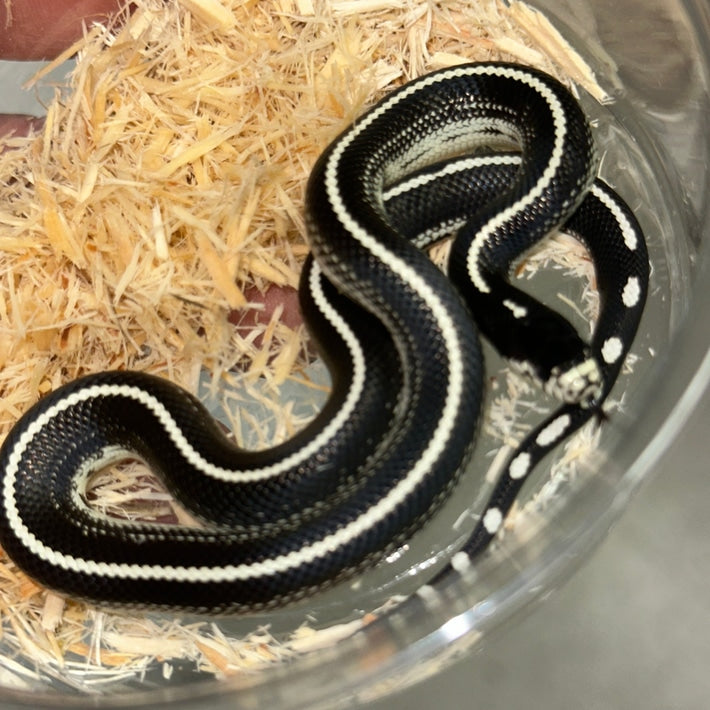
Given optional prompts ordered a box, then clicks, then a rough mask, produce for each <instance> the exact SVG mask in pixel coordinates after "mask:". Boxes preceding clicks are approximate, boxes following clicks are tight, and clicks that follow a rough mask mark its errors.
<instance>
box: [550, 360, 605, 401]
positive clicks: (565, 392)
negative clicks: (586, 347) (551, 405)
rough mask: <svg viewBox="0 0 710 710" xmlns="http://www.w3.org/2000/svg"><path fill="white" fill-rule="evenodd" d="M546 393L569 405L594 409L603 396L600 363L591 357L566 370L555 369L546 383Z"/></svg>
mask: <svg viewBox="0 0 710 710" xmlns="http://www.w3.org/2000/svg"><path fill="white" fill-rule="evenodd" d="M543 386H544V389H545V392H547V393H548V394H551V395H552V396H554V397H557V398H558V399H560V400H562V401H563V402H567V403H569V404H579V405H580V406H582V407H584V408H591V407H594V405H595V403H596V402H598V401H599V399H600V398H601V395H602V373H601V368H600V367H599V363H598V362H597V361H596V359H595V358H593V357H591V356H589V357H586V358H585V359H584V360H582V361H581V362H575V363H573V364H571V365H569V366H568V367H566V368H562V367H559V366H558V367H554V368H553V369H552V370H551V372H550V376H549V377H548V378H547V380H546V381H545V382H544V385H543Z"/></svg>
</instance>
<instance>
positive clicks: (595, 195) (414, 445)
mask: <svg viewBox="0 0 710 710" xmlns="http://www.w3.org/2000/svg"><path fill="white" fill-rule="evenodd" d="M513 145H514V146H516V150H515V152H511V151H510V148H511V146H513ZM491 146H493V147H494V148H495V149H496V150H491ZM596 168H597V165H596V160H595V152H594V148H593V141H592V137H591V133H590V129H589V127H588V124H587V121H586V120H585V117H584V116H583V114H582V112H581V109H580V107H579V106H578V104H577V102H576V101H575V100H574V99H573V97H572V96H571V95H570V93H569V92H568V91H567V90H566V89H565V88H564V87H563V86H562V85H561V84H559V83H558V82H557V81H555V80H553V79H552V78H550V77H549V76H547V75H545V74H543V73H541V72H539V71H535V70H532V69H528V68H524V67H521V66H517V65H509V64H495V63H487V64H471V65H463V66H460V67H456V68H453V69H448V70H444V71H440V72H436V73H433V74H430V75H427V76H425V77H422V78H420V79H418V80H415V81H413V82H411V83H409V84H406V85H404V86H403V87H401V88H400V89H398V90H396V91H394V92H393V93H391V94H389V95H388V96H387V97H385V98H384V99H383V100H381V101H380V102H379V103H378V104H376V105H375V106H374V107H373V108H372V109H370V110H369V111H368V112H367V113H365V114H364V115H363V116H362V117H361V118H360V119H359V120H358V121H356V122H355V123H354V124H353V125H352V126H351V127H350V128H349V129H347V130H346V131H345V132H344V133H343V134H342V135H341V136H339V137H338V138H337V139H336V140H335V141H334V142H333V143H332V144H331V145H330V146H329V147H328V149H327V150H326V151H325V153H324V154H323V155H322V156H321V158H320V159H319V161H318V163H317V164H316V166H315V168H314V170H313V172H312V175H311V178H310V181H309V185H308V191H307V200H306V202H307V205H306V210H307V223H308V230H309V235H310V242H311V249H312V258H309V259H308V260H307V262H306V265H305V267H304V271H303V276H302V282H301V288H300V296H301V303H302V310H303V315H304V318H305V320H306V322H307V324H308V326H309V328H310V330H311V333H312V335H313V337H314V339H315V340H316V341H317V342H318V344H319V347H320V350H321V353H322V356H323V358H324V359H325V360H326V362H327V364H328V366H329V368H330V371H331V374H332V380H333V387H332V394H331V396H330V399H329V400H328V402H327V404H326V405H325V407H324V409H323V411H322V412H321V413H320V414H319V415H318V417H317V418H316V419H315V420H314V421H313V422H312V423H311V424H310V425H309V426H308V427H307V428H306V429H305V430H304V431H303V432H301V433H300V434H299V435H297V436H296V437H294V438H293V439H292V440H290V441H288V442H286V443H284V444H282V445H280V446H277V447H275V448H272V449H269V450H266V451H259V452H254V451H244V450H241V449H239V448H237V447H236V446H235V444H234V443H232V442H231V441H230V440H229V439H227V438H225V437H224V436H223V435H222V433H221V431H220V430H219V428H218V427H217V425H216V424H215V423H214V422H213V421H212V419H211V417H210V416H209V415H208V414H207V413H206V412H205V410H204V409H203V408H202V406H201V405H200V404H199V402H198V401H197V400H196V399H195V398H194V397H192V396H191V395H189V394H188V393H186V392H184V391H183V390H182V389H180V388H178V387H176V386H174V385H172V384H171V383H169V382H167V381H165V380H163V379H159V378H156V377H152V376H149V375H146V374H141V373H137V372H106V373H101V374H96V375H90V376H88V377H84V378H82V379H79V380H76V381H74V382H71V383H69V384H67V385H65V386H64V387H62V388H60V389H58V390H56V391H55V392H53V393H52V394H50V395H48V396H46V397H44V398H43V399H41V400H40V401H39V402H38V403H37V404H36V405H35V406H34V407H32V408H31V409H30V410H29V411H28V412H27V413H26V414H25V415H24V416H23V417H22V418H21V419H20V420H19V422H18V423H17V424H16V425H15V427H14V428H13V429H12V431H11V432H10V434H9V436H8V437H7V439H6V441H5V443H4V445H3V447H2V450H1V451H0V472H1V474H2V489H1V500H0V544H1V545H2V547H3V549H4V550H5V551H6V552H7V553H8V554H9V555H10V556H11V557H12V558H13V559H14V560H15V561H16V563H17V564H18V565H19V566H20V567H22V568H23V569H24V570H25V571H26V572H27V573H28V574H29V575H31V576H32V577H34V578H35V579H36V580H38V581H39V582H41V583H42V584H44V585H46V586H48V587H51V588H54V589H57V590H59V591H60V592H62V593H65V594H68V595H71V596H75V597H80V598H84V599H89V600H94V601H98V602H104V603H109V604H111V605H129V606H130V605H134V606H135V605H138V606H149V607H159V608H176V609H190V610H193V611H207V612H215V611H252V610H260V609H267V608H270V607H273V606H277V605H281V604H285V603H288V602H290V601H293V600H295V599H299V598H302V597H304V596H305V595H308V594H310V593H312V592H313V591H315V590H319V589H323V588H324V587H326V586H329V585H332V584H334V583H336V582H338V581H339V580H342V579H344V578H345V577H347V576H350V575H352V574H354V573H355V572H357V571H359V570H362V569H363V568H365V567H366V566H367V565H371V564H374V563H375V562H376V561H377V560H379V559H381V558H382V556H383V555H385V554H386V553H387V552H388V551H391V550H392V549H394V548H395V547H396V546H398V545H400V544H401V543H402V542H403V541H405V540H406V539H407V538H409V537H410V536H411V535H412V534H414V533H415V532H416V530H417V529H418V528H419V527H420V526H421V525H422V524H423V523H424V522H425V521H426V520H427V519H428V518H429V517H431V516H432V514H433V513H434V511H435V510H436V508H437V505H438V504H439V503H440V502H441V501H443V500H444V499H445V498H446V497H447V495H448V494H449V493H450V492H451V490H452V488H453V487H454V485H455V483H456V481H457V478H458V476H459V474H460V472H461V471H462V469H463V468H464V466H465V465H466V463H467V461H468V460H469V456H470V452H471V449H472V446H473V441H474V438H475V434H476V427H477V422H478V420H479V415H480V409H481V400H482V395H483V384H482V383H483V363H482V357H481V350H480V347H479V341H478V333H479V330H480V331H481V332H482V333H483V334H484V335H485V336H486V337H487V338H489V339H490V340H491V342H493V343H494V345H495V346H496V347H497V348H498V349H499V350H500V352H501V353H502V354H503V355H504V356H505V357H507V358H509V359H511V360H512V361H513V362H515V363H517V365H518V366H519V367H520V368H521V369H523V370H525V371H528V372H530V373H532V374H534V375H535V376H536V377H537V378H539V379H540V380H542V382H543V384H544V386H545V388H546V389H547V390H548V391H549V392H552V393H554V394H557V395H558V396H559V397H560V398H561V400H562V404H561V406H560V408H559V409H558V410H557V411H556V412H555V413H554V414H552V415H551V416H550V417H549V418H548V419H547V420H546V421H545V422H544V423H543V424H542V425H541V426H539V427H538V428H537V429H536V430H535V431H533V432H532V433H531V434H530V435H529V436H528V438H527V439H526V440H525V441H524V442H523V443H522V444H521V446H520V447H519V448H518V449H517V450H516V452H515V453H514V454H513V455H512V456H511V458H510V460H509V461H508V464H507V466H506V467H505V470H504V471H503V473H502V475H501V479H500V481H499V482H498V484H497V485H496V487H495V489H494V491H493V494H492V497H491V499H490V501H489V503H488V504H487V506H486V508H485V510H484V511H483V512H482V514H481V517H480V522H479V523H478V525H477V527H476V528H475V530H474V532H473V535H472V537H471V538H470V539H469V541H468V542H467V543H466V544H465V545H464V547H463V549H462V550H460V551H459V552H458V553H457V554H456V555H455V556H454V557H453V559H452V560H451V562H450V563H449V565H448V566H447V567H446V569H445V570H444V572H442V574H457V573H460V572H462V571H463V570H464V569H465V568H467V567H468V566H470V564H471V560H472V558H473V557H474V556H475V555H476V554H478V553H479V552H480V551H481V550H482V549H483V548H484V547H485V546H486V545H487V544H488V542H489V541H490V540H491V538H492V537H493V536H494V535H495V534H496V532H497V531H498V529H499V528H500V526H501V523H502V521H503V519H504V517H505V515H506V512H507V511H508V509H509V508H510V506H511V504H512V502H513V501H514V499H515V497H516V495H517V492H518V489H519V488H520V486H521V485H522V483H523V482H524V481H525V479H526V477H527V475H528V474H529V472H530V471H531V470H532V468H533V467H534V466H535V464H536V463H537V461H538V460H539V459H540V458H541V457H542V456H544V455H545V454H546V453H547V452H548V451H550V450H551V449H552V448H553V447H555V446H556V445H557V444H558V443H559V442H560V441H561V440H562V439H563V438H565V437H566V436H568V435H569V434H571V433H572V432H573V431H575V430H576V429H577V428H579V427H580V426H581V425H582V424H583V423H584V422H586V421H587V420H588V419H590V418H591V417H593V416H594V415H595V414H598V413H599V412H600V408H601V405H602V403H603V401H604V399H605V397H606V396H607V394H608V393H609V391H610V389H611V387H612V385H613V383H614V381H615V379H616V377H617V375H618V372H619V369H620V367H621V365H622V363H623V360H624V357H625V354H626V352H627V351H628V349H629V347H630V345H631V342H632V339H633V337H634V334H635V332H636V329H637V326H638V323H639V319H640V316H641V312H642V309H643V305H644V302H645V297H646V291H647V282H648V270H649V265H648V256H647V253H646V247H645V243H644V239H643V236H642V234H641V231H640V229H639V227H638V225H637V223H636V220H635V219H634V217H633V215H632V214H631V213H630V211H629V210H628V208H627V207H626V206H625V205H624V203H623V202H622V201H621V200H620V199H619V198H618V197H617V196H616V195H615V193H614V192H613V191H612V190H611V189H610V188H608V187H607V186H605V185H604V184H603V183H601V182H600V181H598V180H597V181H595V179H594V178H595V173H596ZM563 224H564V225H565V228H566V229H567V230H569V231H570V232H572V233H573V234H574V235H577V236H578V237H580V238H581V239H582V240H583V241H584V242H585V243H586V245H587V247H588V249H589V252H590V254H591V257H592V259H593V261H594V264H595V267H596V273H597V285H598V288H599V291H600V296H601V310H600V314H599V319H598V322H597V325H596V328H595V331H594V335H593V338H592V340H591V342H590V343H585V342H584V341H583V340H582V339H581V338H580V337H579V336H578V335H577V333H576V331H575V330H574V329H573V328H572V327H571V326H570V325H569V323H568V322H567V321H566V320H565V319H564V318H562V317H561V316H559V315H557V314H555V313H554V312H552V311H550V310H549V309H548V308H546V307H545V306H543V305H542V304H541V303H539V302H538V301H537V300H535V299H533V298H531V297H530V296H527V295H526V294H524V293H523V292H521V291H519V290H518V289H517V288H516V287H515V286H514V285H513V284H512V283H511V280H510V272H511V269H512V268H513V266H514V265H515V263H516V260H518V259H519V258H520V257H521V255H522V254H524V253H525V252H526V251H527V250H528V249H529V248H530V247H531V246H533V245H534V244H536V243H537V242H538V241H539V240H541V239H542V238H543V237H544V236H545V235H546V234H548V233H549V232H550V231H551V230H554V229H556V228H558V227H560V226H561V225H563ZM451 234H454V235H455V237H454V241H453V246H452V251H451V257H450V262H449V266H448V275H445V274H444V273H443V272H441V271H440V270H439V269H438V268H436V267H435V266H434V265H433V263H432V262H431V261H430V259H429V258H428V257H427V255H426V254H425V253H424V252H423V249H424V248H425V247H427V246H429V245H430V244H432V243H434V242H436V241H437V240H440V239H441V238H443V237H444V236H448V235H451ZM126 457H131V458H135V457H138V458H140V459H143V460H145V461H146V462H147V464H148V465H149V466H150V467H151V468H152V469H153V470H154V471H155V472H156V473H157V474H158V475H159V476H160V477H161V479H162V480H163V481H164V482H165V485H166V486H167V487H168V489H169V490H170V491H171V492H172V493H173V494H174V495H175V496H176V497H177V498H178V499H179V500H180V501H182V502H183V504H184V505H186V506H187V507H188V508H189V509H190V510H191V511H193V512H194V513H195V514H196V515H198V516H199V517H201V518H202V519H204V520H205V521H206V523H207V524H206V526H205V527H204V528H199V529H194V528H186V527H180V526H161V525H157V524H147V523H136V522H127V521H122V520H116V519H110V518H108V517H106V516H104V515H102V514H100V513H98V512H96V511H95V510H93V509H91V508H90V507H89V506H87V504H86V502H85V500H84V495H83V494H84V488H85V485H86V481H87V480H88V478H89V477H90V476H91V475H92V474H93V473H94V472H95V471H96V470H98V469H100V468H101V467H103V466H105V465H107V464H109V463H111V462H114V461H117V460H119V459H123V458H126Z"/></svg>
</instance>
